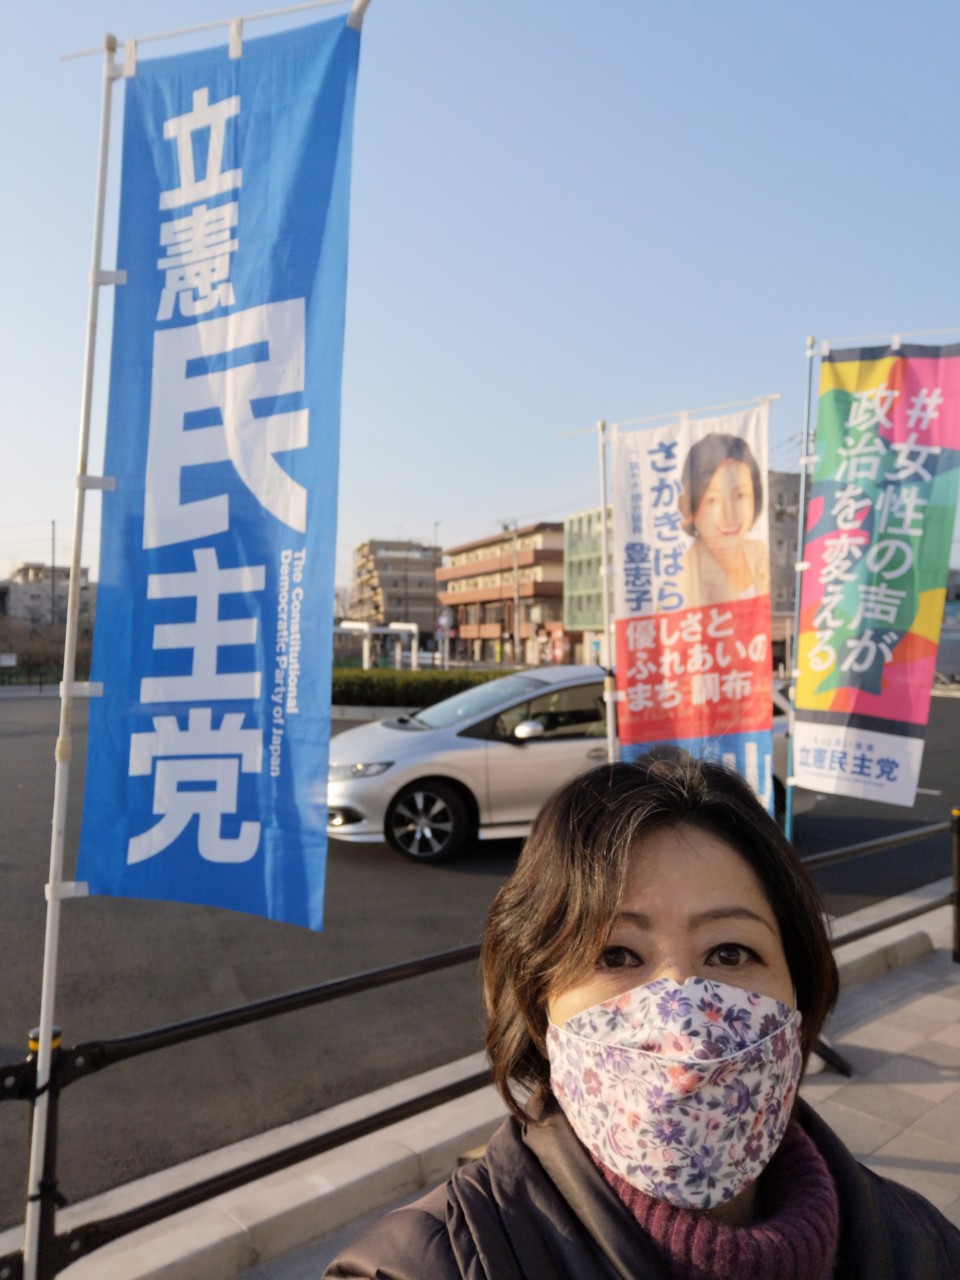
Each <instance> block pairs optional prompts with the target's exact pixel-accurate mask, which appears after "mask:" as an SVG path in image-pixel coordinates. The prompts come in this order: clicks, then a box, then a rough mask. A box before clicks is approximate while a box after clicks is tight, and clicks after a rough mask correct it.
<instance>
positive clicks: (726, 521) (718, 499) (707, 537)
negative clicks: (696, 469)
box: [693, 462, 757, 558]
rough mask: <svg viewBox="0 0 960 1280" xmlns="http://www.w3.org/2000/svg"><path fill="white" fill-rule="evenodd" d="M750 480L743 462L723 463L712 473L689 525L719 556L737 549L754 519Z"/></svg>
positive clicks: (748, 470)
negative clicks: (692, 525)
mask: <svg viewBox="0 0 960 1280" xmlns="http://www.w3.org/2000/svg"><path fill="white" fill-rule="evenodd" d="M756 514H757V512H756V507H755V505H754V500H753V480H752V479H751V476H750V468H749V467H748V466H747V464H746V463H745V462H724V463H721V465H720V466H719V467H717V469H716V471H715V472H714V473H713V477H712V478H711V480H710V483H709V484H708V485H707V487H706V489H705V491H704V494H703V497H702V498H701V499H700V505H699V506H698V507H697V509H696V511H695V512H694V513H693V524H694V527H695V528H696V530H697V533H698V534H699V535H700V537H701V538H702V539H703V542H704V545H705V546H706V548H707V550H708V551H710V552H712V553H713V554H714V555H715V556H718V557H721V558H722V556H723V554H724V552H726V551H729V550H731V549H732V548H734V547H739V545H740V543H741V541H742V539H743V536H744V534H745V533H746V532H747V530H748V529H750V528H751V527H752V525H753V522H754V519H755V518H756Z"/></svg>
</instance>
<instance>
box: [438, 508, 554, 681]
mask: <svg viewBox="0 0 960 1280" xmlns="http://www.w3.org/2000/svg"><path fill="white" fill-rule="evenodd" d="M443 554H444V564H443V567H442V568H439V569H438V570H437V574H436V577H437V585H438V594H439V600H440V604H441V606H442V607H443V608H445V609H449V610H450V611H451V615H452V621H451V636H452V639H453V652H454V653H455V654H456V656H458V657H462V658H467V659H469V660H471V661H473V662H516V663H518V664H528V665H535V664H537V663H540V662H548V661H557V660H559V661H567V660H569V654H568V653H567V652H566V651H564V648H563V525H562V524H560V523H551V522H540V523H538V524H529V525H523V526H521V527H519V528H516V529H514V528H513V527H510V528H507V529H503V530H501V532H500V533H495V534H492V535H491V536H490V537H488V538H479V539H478V540H477V541H475V542H466V543H464V544H462V545H461V546H458V547H447V548H445V550H444V553H443ZM517 624H519V646H517V645H516V643H515V640H514V637H515V634H516V631H517Z"/></svg>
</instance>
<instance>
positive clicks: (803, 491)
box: [783, 338, 817, 840]
mask: <svg viewBox="0 0 960 1280" xmlns="http://www.w3.org/2000/svg"><path fill="white" fill-rule="evenodd" d="M816 354H817V344H816V339H814V338H808V339H807V391H806V395H805V397H804V403H803V452H802V454H801V455H800V504H799V505H800V510H799V512H798V513H797V560H796V565H795V570H796V585H795V587H794V592H795V597H794V601H793V638H792V642H791V646H790V648H791V664H790V665H791V670H790V724H789V729H790V733H789V736H788V738H787V803H786V809H785V811H784V815H783V833H784V835H785V836H786V837H787V839H788V840H792V839H793V792H794V782H793V739H794V732H793V728H794V704H795V694H796V689H797V675H798V674H799V671H798V664H799V661H800V595H801V592H802V590H803V567H802V566H803V539H804V534H805V532H806V506H807V467H808V466H809V465H810V464H811V463H812V462H813V458H812V457H811V454H810V448H811V443H812V442H811V437H810V410H811V406H812V403H813V358H814V356H815V355H816Z"/></svg>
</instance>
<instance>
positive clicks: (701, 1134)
mask: <svg viewBox="0 0 960 1280" xmlns="http://www.w3.org/2000/svg"><path fill="white" fill-rule="evenodd" d="M547 1053H548V1056H549V1059H550V1082H551V1086H552V1088H553V1092H554V1094H555V1095H556V1098H557V1101H558V1102H559V1104H560V1106H561V1108H562V1109H563V1112H564V1114H565V1115H566V1117H567V1119H568V1120H569V1122H570V1125H571V1127H572V1129H573V1131H574V1133H576V1135H577V1137H578V1138H579V1139H580V1141H581V1142H582V1143H583V1144H584V1146H585V1147H586V1148H587V1149H588V1150H589V1151H590V1152H591V1154H592V1155H593V1156H594V1157H595V1158H596V1159H597V1160H599V1161H600V1162H601V1163H602V1164H603V1165H605V1166H606V1167H607V1168H608V1169H610V1170H612V1171H613V1172H614V1173H617V1174H619V1175H620V1176H621V1177H622V1178H625V1179H626V1181H627V1182H629V1183H630V1184H631V1185H632V1186H634V1187H636V1188H637V1189H638V1190H640V1191H643V1192H645V1193H646V1194H647V1195H649V1196H653V1197H655V1198H656V1199H658V1200H667V1201H668V1202H669V1203H670V1204H673V1205H677V1206H678V1207H680V1208H688V1209H712V1208H714V1207H715V1206H716V1205H719V1204H723V1203H725V1202H726V1201H727V1200H731V1199H732V1198H733V1197H734V1196H735V1195H736V1194H737V1193H738V1192H739V1191H741V1190H743V1188H744V1187H745V1186H747V1185H748V1184H749V1183H751V1182H753V1181H754V1180H755V1179H756V1178H757V1177H759V1175H760V1174H761V1173H762V1171H763V1170H764V1168H765V1167H766V1166H767V1164H768V1163H769V1161H770V1159H771V1157H772V1156H773V1153H774V1152H775V1151H776V1149H777V1147H778V1146H779V1145H780V1142H781V1139H782V1138H783V1135H784V1132H785V1131H786V1128H787V1124H788V1123H789V1120H790V1111H791V1108H792V1106H793V1101H794V1098H795V1096H796V1092H797V1086H798V1085H799V1083H800V1074H801V1071H802V1067H803V1056H802V1052H801V1048H800V1012H799V1010H797V1009H791V1008H790V1007H789V1006H788V1005H785V1004H781V1003H780V1001H779V1000H774V999H773V998H772V997H770V996H762V995H758V994H757V993H756V992H750V991H743V990H741V989H740V988H739V987H732V986H729V985H727V983H725V982H712V981H709V980H707V979H705V978H688V979H687V981H686V982H684V983H683V985H682V986H677V985H676V984H675V983H674V982H673V981H672V980H671V979H669V978H661V979H659V980H658V981H657V982H651V983H649V984H648V985H647V986H642V987H635V988H634V989H633V990H632V991H627V992H624V993H623V994H622V995H619V996H615V997H613V998H612V999H610V1000H604V1001H603V1002H602V1003H601V1004H597V1005H593V1006H592V1007H591V1008H589V1009H585V1010H584V1011H583V1013H578V1014H575V1015H574V1017H572V1018H569V1019H568V1020H567V1021H566V1022H565V1023H564V1024H563V1026H562V1027H557V1026H554V1025H553V1024H552V1023H551V1024H550V1026H549V1027H548V1029H547Z"/></svg>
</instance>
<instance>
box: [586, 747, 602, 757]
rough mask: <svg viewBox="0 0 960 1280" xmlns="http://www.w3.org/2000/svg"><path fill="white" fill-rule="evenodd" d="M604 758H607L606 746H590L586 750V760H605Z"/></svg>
mask: <svg viewBox="0 0 960 1280" xmlns="http://www.w3.org/2000/svg"><path fill="white" fill-rule="evenodd" d="M606 758H607V748H606V747H591V748H590V750H589V751H588V752H587V759H588V760H606Z"/></svg>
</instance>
